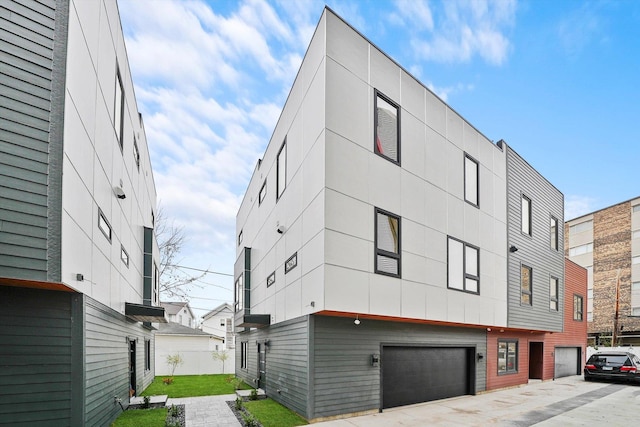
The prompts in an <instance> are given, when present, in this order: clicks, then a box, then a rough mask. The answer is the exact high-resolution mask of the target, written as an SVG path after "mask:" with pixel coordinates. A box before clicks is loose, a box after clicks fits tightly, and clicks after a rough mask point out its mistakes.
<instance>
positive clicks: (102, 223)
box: [98, 209, 111, 242]
mask: <svg viewBox="0 0 640 427" xmlns="http://www.w3.org/2000/svg"><path fill="white" fill-rule="evenodd" d="M98 228H99V229H100V231H102V234H104V237H106V238H107V240H108V241H109V242H111V225H110V224H109V221H107V218H106V217H105V216H104V213H102V209H98Z"/></svg>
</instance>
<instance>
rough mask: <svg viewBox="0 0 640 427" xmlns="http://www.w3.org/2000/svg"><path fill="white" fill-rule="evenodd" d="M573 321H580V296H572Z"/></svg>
mask: <svg viewBox="0 0 640 427" xmlns="http://www.w3.org/2000/svg"><path fill="white" fill-rule="evenodd" d="M573 320H578V321H580V322H581V321H582V296H580V295H574V296H573Z"/></svg>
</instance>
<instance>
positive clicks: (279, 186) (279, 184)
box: [276, 137, 287, 202]
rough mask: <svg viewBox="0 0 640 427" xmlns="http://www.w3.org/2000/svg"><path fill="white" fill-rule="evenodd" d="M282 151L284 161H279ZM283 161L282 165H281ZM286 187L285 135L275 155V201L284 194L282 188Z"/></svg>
mask: <svg viewBox="0 0 640 427" xmlns="http://www.w3.org/2000/svg"><path fill="white" fill-rule="evenodd" d="M283 151H284V161H282V162H281V157H280V155H281V154H282V152H283ZM281 163H284V165H281ZM280 168H284V176H283V178H284V183H282V182H280V181H281V180H280ZM286 189H287V137H285V138H284V141H283V142H282V145H281V146H280V149H279V150H278V154H277V156H276V202H277V201H278V200H280V198H281V197H282V195H283V194H284V190H286Z"/></svg>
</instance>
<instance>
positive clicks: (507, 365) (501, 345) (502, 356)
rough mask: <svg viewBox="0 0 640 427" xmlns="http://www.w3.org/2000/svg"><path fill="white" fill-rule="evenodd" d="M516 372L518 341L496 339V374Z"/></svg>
mask: <svg viewBox="0 0 640 427" xmlns="http://www.w3.org/2000/svg"><path fill="white" fill-rule="evenodd" d="M516 372H518V341H503V340H499V341H498V374H513V373H516Z"/></svg>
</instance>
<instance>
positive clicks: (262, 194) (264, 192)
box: [258, 179, 267, 206]
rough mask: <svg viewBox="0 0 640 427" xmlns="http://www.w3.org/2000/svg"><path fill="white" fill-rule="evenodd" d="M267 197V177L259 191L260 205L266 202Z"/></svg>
mask: <svg viewBox="0 0 640 427" xmlns="http://www.w3.org/2000/svg"><path fill="white" fill-rule="evenodd" d="M266 197H267V180H266V179H265V180H264V182H263V183H262V187H260V192H259V193H258V206H260V205H261V204H262V202H264V199H265V198H266Z"/></svg>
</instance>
